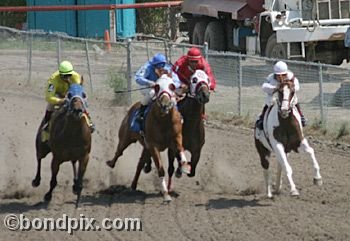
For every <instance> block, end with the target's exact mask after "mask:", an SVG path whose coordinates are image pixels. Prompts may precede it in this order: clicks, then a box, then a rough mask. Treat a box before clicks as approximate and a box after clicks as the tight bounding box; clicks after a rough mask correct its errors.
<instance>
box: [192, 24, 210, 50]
mask: <svg viewBox="0 0 350 241" xmlns="http://www.w3.org/2000/svg"><path fill="white" fill-rule="evenodd" d="M207 25H208V22H206V21H200V22H197V23H196V25H195V26H194V30H193V33H192V44H197V45H203V44H204V33H205V28H206V27H207Z"/></svg>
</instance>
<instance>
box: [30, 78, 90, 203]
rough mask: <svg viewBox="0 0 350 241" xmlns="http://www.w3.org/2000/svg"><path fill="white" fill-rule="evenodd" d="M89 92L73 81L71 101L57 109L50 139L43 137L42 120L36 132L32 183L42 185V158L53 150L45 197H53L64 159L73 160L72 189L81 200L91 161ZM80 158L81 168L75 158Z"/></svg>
mask: <svg viewBox="0 0 350 241" xmlns="http://www.w3.org/2000/svg"><path fill="white" fill-rule="evenodd" d="M85 98H86V94H85V93H84V91H83V88H82V86H81V85H78V84H73V85H71V86H70V88H69V90H68V94H67V99H68V102H67V104H66V105H64V106H62V107H61V108H60V109H59V110H57V111H56V112H55V113H54V114H53V116H52V121H51V123H50V139H49V141H48V142H44V143H43V142H42V141H41V132H42V124H43V122H42V123H41V126H40V127H39V130H38V133H37V136H36V156H37V161H38V166H37V173H36V176H35V178H34V180H33V181H32V185H33V187H37V186H39V185H40V180H41V175H40V169H41V159H42V158H44V157H45V156H46V155H47V154H48V153H50V152H52V161H51V174H52V176H51V181H50V190H49V191H48V192H47V193H46V194H45V197H44V198H45V201H50V200H51V198H52V191H53V190H54V188H55V187H56V185H57V178H56V177H57V174H58V171H59V167H60V165H61V163H63V162H66V161H71V162H72V165H73V172H74V180H73V181H74V185H73V193H74V194H76V195H77V201H76V206H78V204H79V199H80V195H81V191H82V189H83V176H84V173H85V170H86V166H87V164H88V161H89V153H90V150H91V131H90V128H89V125H88V120H87V118H88V117H87V116H86V114H85V112H86V100H85ZM77 161H78V162H79V167H78V171H77V170H76V162H77Z"/></svg>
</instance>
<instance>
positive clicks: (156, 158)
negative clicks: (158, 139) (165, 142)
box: [149, 147, 171, 202]
mask: <svg viewBox="0 0 350 241" xmlns="http://www.w3.org/2000/svg"><path fill="white" fill-rule="evenodd" d="M149 151H150V153H151V156H152V158H153V161H154V164H155V165H156V167H157V169H158V176H159V178H160V185H161V189H162V193H163V198H164V201H165V202H170V201H171V197H170V195H169V191H168V187H167V185H166V181H165V171H164V166H163V163H162V160H161V158H160V153H159V151H158V149H157V148H155V147H150V148H149Z"/></svg>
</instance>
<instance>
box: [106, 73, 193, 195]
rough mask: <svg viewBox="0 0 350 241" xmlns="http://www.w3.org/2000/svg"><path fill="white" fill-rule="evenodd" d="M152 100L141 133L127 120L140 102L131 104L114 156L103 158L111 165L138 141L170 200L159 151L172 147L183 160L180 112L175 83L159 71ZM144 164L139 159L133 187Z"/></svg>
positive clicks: (120, 130) (122, 124) (183, 160)
mask: <svg viewBox="0 0 350 241" xmlns="http://www.w3.org/2000/svg"><path fill="white" fill-rule="evenodd" d="M154 90H155V101H154V102H153V103H152V104H151V106H150V110H149V112H148V114H147V115H146V117H145V129H144V133H140V132H135V131H133V130H132V129H131V126H130V123H131V119H132V116H133V114H134V112H135V110H136V109H138V108H139V107H140V102H137V103H135V104H134V105H133V106H132V107H131V108H130V110H129V111H128V113H127V115H126V116H125V117H124V119H123V121H122V123H121V126H120V128H119V133H118V136H119V143H118V146H117V151H116V153H115V155H114V158H113V159H112V160H110V161H107V165H108V166H110V167H111V168H113V167H114V166H115V163H116V162H117V160H118V158H119V157H120V156H121V155H122V154H123V151H124V150H125V149H126V148H127V147H128V146H129V145H130V144H131V143H135V142H137V141H139V142H140V143H141V145H142V146H143V147H144V151H143V153H146V152H147V155H150V156H151V157H152V158H153V161H154V163H155V165H156V167H157V169H158V175H159V177H160V184H161V187H162V193H163V197H164V201H170V200H171V197H170V195H169V193H168V189H167V185H166V182H165V171H164V167H163V163H162V160H161V157H160V152H161V151H164V150H165V149H166V148H169V149H173V150H174V151H176V152H179V153H180V158H181V162H182V163H185V164H186V163H187V160H186V157H185V154H184V148H183V146H182V123H181V115H180V113H179V112H178V110H177V109H176V106H175V104H174V101H173V100H172V99H173V98H174V97H175V92H174V91H175V85H174V82H173V80H172V79H171V78H170V77H169V76H168V75H166V74H163V75H162V76H161V77H160V78H159V79H158V80H157V82H156V85H155V87H154ZM143 166H144V163H141V164H140V162H139V164H138V165H137V170H136V174H135V177H134V180H133V182H132V185H131V187H132V188H133V189H136V186H137V181H138V178H139V176H140V172H141V170H142V168H143Z"/></svg>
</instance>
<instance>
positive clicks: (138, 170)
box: [131, 147, 151, 190]
mask: <svg viewBox="0 0 350 241" xmlns="http://www.w3.org/2000/svg"><path fill="white" fill-rule="evenodd" d="M150 158H151V157H150V156H149V152H148V150H147V149H146V148H145V147H144V148H143V150H142V153H141V157H140V159H139V162H138V164H137V167H136V173H135V176H134V179H133V181H132V184H131V188H132V189H133V190H136V188H137V183H138V181H139V177H140V174H141V170H142V168H144V166H145V162H146V161H148V160H149V159H150ZM149 165H150V164H149Z"/></svg>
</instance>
